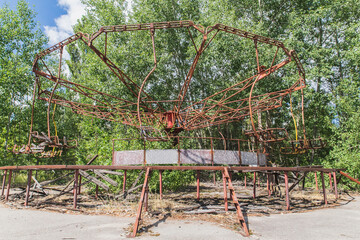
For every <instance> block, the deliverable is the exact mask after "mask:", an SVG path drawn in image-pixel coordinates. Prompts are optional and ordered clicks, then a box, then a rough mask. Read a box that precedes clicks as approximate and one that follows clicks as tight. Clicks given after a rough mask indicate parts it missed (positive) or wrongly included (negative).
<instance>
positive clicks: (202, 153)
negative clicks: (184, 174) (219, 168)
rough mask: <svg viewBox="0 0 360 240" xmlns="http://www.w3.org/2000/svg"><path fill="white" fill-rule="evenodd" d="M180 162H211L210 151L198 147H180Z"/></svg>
mask: <svg viewBox="0 0 360 240" xmlns="http://www.w3.org/2000/svg"><path fill="white" fill-rule="evenodd" d="M180 162H181V163H184V164H211V151H210V150H198V149H181V150H180Z"/></svg>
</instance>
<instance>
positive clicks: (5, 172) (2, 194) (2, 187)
mask: <svg viewBox="0 0 360 240" xmlns="http://www.w3.org/2000/svg"><path fill="white" fill-rule="evenodd" d="M6 176H7V170H5V171H4V175H3V181H2V186H1V197H2V196H4V190H5V185H6Z"/></svg>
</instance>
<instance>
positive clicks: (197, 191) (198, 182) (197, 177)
mask: <svg viewBox="0 0 360 240" xmlns="http://www.w3.org/2000/svg"><path fill="white" fill-rule="evenodd" d="M196 198H197V200H198V201H199V200H200V171H199V170H196Z"/></svg>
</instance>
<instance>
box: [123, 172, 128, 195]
mask: <svg viewBox="0 0 360 240" xmlns="http://www.w3.org/2000/svg"><path fill="white" fill-rule="evenodd" d="M126 173H127V171H126V170H124V179H123V193H125V190H126Z"/></svg>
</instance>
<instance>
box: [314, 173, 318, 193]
mask: <svg viewBox="0 0 360 240" xmlns="http://www.w3.org/2000/svg"><path fill="white" fill-rule="evenodd" d="M315 184H316V190H319V185H318V179H317V173H316V172H315Z"/></svg>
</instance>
